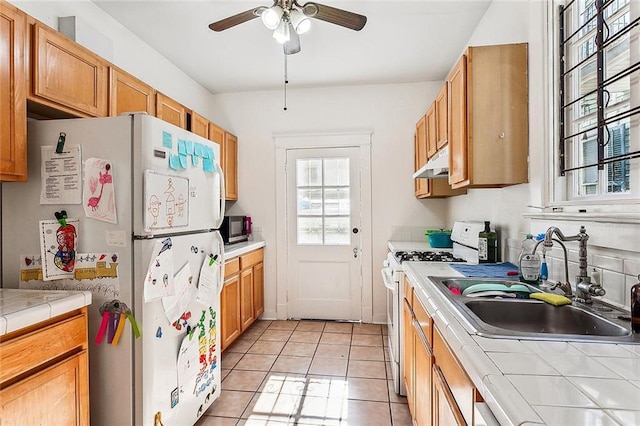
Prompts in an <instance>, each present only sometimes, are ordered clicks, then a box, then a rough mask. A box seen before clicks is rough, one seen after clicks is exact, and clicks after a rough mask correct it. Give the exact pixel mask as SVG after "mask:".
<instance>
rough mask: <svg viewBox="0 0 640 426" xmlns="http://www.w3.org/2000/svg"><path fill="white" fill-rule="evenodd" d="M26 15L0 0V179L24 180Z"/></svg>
mask: <svg viewBox="0 0 640 426" xmlns="http://www.w3.org/2000/svg"><path fill="white" fill-rule="evenodd" d="M26 22H27V16H26V15H25V14H24V13H22V12H20V11H19V10H17V9H16V8H14V7H13V6H11V5H9V4H8V3H5V2H2V3H0V117H2V121H0V140H1V141H2V144H0V181H25V180H27V124H26V123H27V121H26V120H27V107H26V105H27V104H26V91H25V81H26V73H25V64H24V51H25V32H26Z"/></svg>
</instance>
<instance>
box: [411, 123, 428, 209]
mask: <svg viewBox="0 0 640 426" xmlns="http://www.w3.org/2000/svg"><path fill="white" fill-rule="evenodd" d="M421 121H422V120H421ZM418 124H420V122H418ZM421 131H422V129H421V128H420V126H419V125H418V126H416V132H415V133H414V136H413V144H414V152H415V155H414V160H413V161H414V169H415V170H418V169H419V168H420V167H422V165H420V158H421V157H420V155H421V154H420V152H421V151H424V150H425V148H423V147H422V145H423V143H424V142H423V138H422V137H421V136H420V132H421ZM423 165H424V164H423ZM414 182H415V193H416V198H425V197H426V196H428V195H429V179H414Z"/></svg>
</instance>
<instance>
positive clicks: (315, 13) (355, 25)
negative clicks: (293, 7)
mask: <svg viewBox="0 0 640 426" xmlns="http://www.w3.org/2000/svg"><path fill="white" fill-rule="evenodd" d="M296 4H297V3H296ZM300 8H301V9H302V12H303V13H304V14H305V15H307V16H309V17H312V18H316V19H320V20H321V21H326V22H330V23H332V24H336V25H340V26H342V27H345V28H349V29H352V30H355V31H360V30H361V29H362V28H364V25H365V24H366V23H367V17H366V16H364V15H359V14H357V13H353V12H349V11H347V10H343V9H338V8H335V7H331V6H327V5H324V4H320V3H315V2H308V3H305V4H304V5H302V6H300Z"/></svg>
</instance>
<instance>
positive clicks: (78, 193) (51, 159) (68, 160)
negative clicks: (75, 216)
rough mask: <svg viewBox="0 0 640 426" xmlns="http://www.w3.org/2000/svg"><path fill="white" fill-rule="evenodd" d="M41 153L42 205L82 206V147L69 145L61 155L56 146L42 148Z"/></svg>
mask: <svg viewBox="0 0 640 426" xmlns="http://www.w3.org/2000/svg"><path fill="white" fill-rule="evenodd" d="M40 151H41V154H42V160H41V164H40V204H80V203H81V202H82V179H81V174H82V163H81V159H80V145H67V146H65V147H64V150H63V152H62V153H60V154H57V153H56V147H55V146H42V147H41V149H40Z"/></svg>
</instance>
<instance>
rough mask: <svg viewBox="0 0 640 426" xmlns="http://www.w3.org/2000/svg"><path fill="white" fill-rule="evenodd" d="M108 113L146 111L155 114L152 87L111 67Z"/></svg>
mask: <svg viewBox="0 0 640 426" xmlns="http://www.w3.org/2000/svg"><path fill="white" fill-rule="evenodd" d="M110 71H111V78H110V81H111V90H110V96H109V115H110V116H111V117H114V116H118V115H121V114H124V113H127V112H141V111H142V112H146V113H147V114H149V115H156V92H155V90H154V89H153V87H151V86H149V85H148V84H146V83H144V82H143V81H140V80H138V79H137V78H135V77H134V76H132V75H130V74H127V73H126V72H124V71H121V70H119V69H117V68H114V67H111V68H110Z"/></svg>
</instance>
